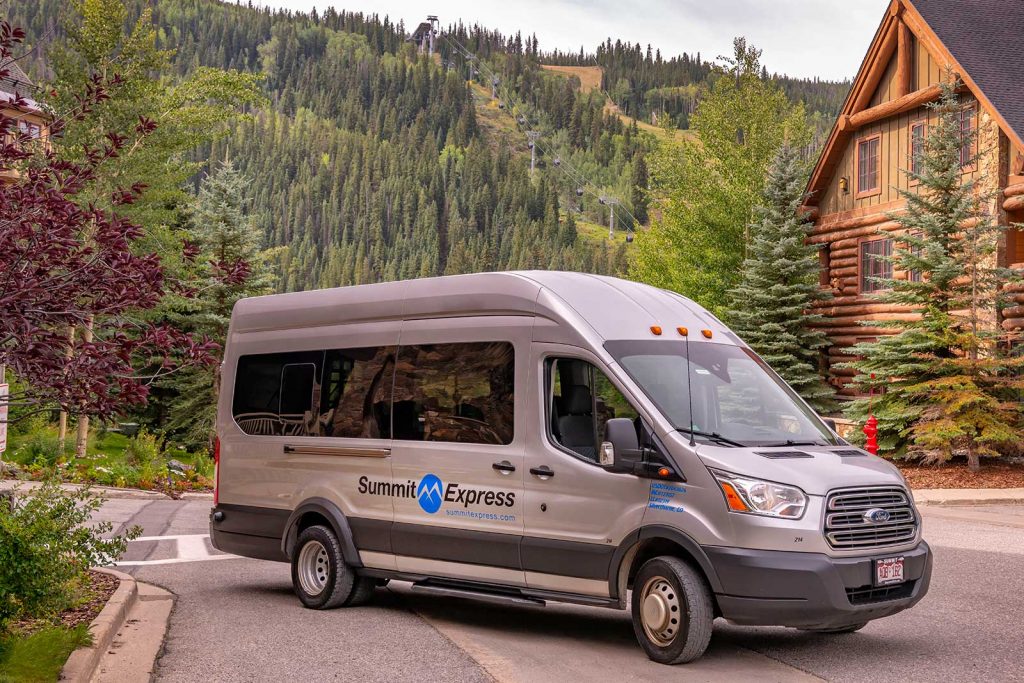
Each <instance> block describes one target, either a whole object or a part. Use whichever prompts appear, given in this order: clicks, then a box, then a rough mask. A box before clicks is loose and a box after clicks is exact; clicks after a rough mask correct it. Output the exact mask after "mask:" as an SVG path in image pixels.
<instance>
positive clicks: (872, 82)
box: [850, 20, 899, 123]
mask: <svg viewBox="0 0 1024 683" xmlns="http://www.w3.org/2000/svg"><path fill="white" fill-rule="evenodd" d="M888 21H889V24H890V25H889V27H888V28H887V29H886V31H885V35H884V36H883V37H882V42H881V44H880V45H879V48H878V52H877V53H876V54H875V56H874V58H873V59H871V62H870V64H868V65H867V71H866V73H865V78H864V81H863V82H862V85H861V87H860V88H859V89H858V90H857V96H856V98H854V100H853V107H852V108H851V111H852V112H853V116H856V115H857V112H860V111H863V110H864V109H866V108H867V106H868V103H869V102H871V97H872V95H874V94H875V90H876V89H877V88H878V84H879V83H881V82H882V76H883V75H885V70H886V68H888V66H889V60H890V59H892V56H893V54H894V53H895V52H896V42H897V34H898V33H899V31H898V30H897V28H898V27H897V25H896V24H897V22H896V21H895V20H888ZM850 118H851V119H852V118H853V117H852V116H851V117H850ZM851 123H852V121H851Z"/></svg>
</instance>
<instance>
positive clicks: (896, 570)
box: [875, 557, 903, 586]
mask: <svg viewBox="0 0 1024 683" xmlns="http://www.w3.org/2000/svg"><path fill="white" fill-rule="evenodd" d="M892 583H903V558H902V557H885V558H883V559H881V560H875V585H876V586H887V585H889V584H892Z"/></svg>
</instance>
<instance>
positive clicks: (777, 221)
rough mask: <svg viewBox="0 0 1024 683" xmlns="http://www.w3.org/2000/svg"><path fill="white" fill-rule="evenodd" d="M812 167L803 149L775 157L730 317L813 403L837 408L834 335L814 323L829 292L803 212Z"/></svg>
mask: <svg viewBox="0 0 1024 683" xmlns="http://www.w3.org/2000/svg"><path fill="white" fill-rule="evenodd" d="M806 179H807V167H806V164H805V163H804V162H803V161H802V160H801V158H800V153H799V150H797V149H796V148H795V147H793V146H791V145H789V144H788V143H787V144H784V145H783V146H782V147H781V148H780V149H779V151H778V152H777V154H776V155H775V158H774V160H773V161H772V164H771V166H770V167H769V169H768V175H767V178H766V181H765V188H764V193H763V196H762V198H761V202H760V204H759V205H758V206H756V207H755V211H754V213H755V217H754V220H753V221H752V222H751V223H750V241H749V246H748V251H747V258H746V259H745V260H744V261H743V267H742V271H741V281H740V284H739V285H738V286H736V287H735V288H734V289H732V290H731V291H730V292H729V309H728V312H727V317H728V319H729V322H730V324H731V326H732V328H733V329H734V330H735V331H736V333H737V334H738V335H739V336H740V337H741V338H742V339H743V340H744V341H745V342H747V343H748V344H749V345H750V346H751V348H753V349H754V350H755V351H757V353H758V354H760V355H761V357H762V358H764V360H765V361H766V362H767V363H768V364H769V365H771V366H772V368H773V369H774V370H775V371H776V372H778V373H779V375H780V376H781V377H782V378H783V379H784V380H786V382H788V383H789V385H790V386H792V387H793V389H795V390H796V391H797V393H799V394H800V395H801V396H802V397H803V398H804V400H806V401H807V402H808V403H809V404H810V405H811V406H812V407H814V408H815V409H816V410H818V411H822V412H824V411H827V410H830V409H831V408H833V407H834V405H835V404H834V401H833V398H832V395H833V390H832V387H830V386H829V385H828V384H827V383H825V382H824V381H823V380H822V378H821V375H820V374H819V372H818V363H819V356H820V350H821V349H822V348H824V347H825V346H828V339H827V337H826V336H825V333H824V332H823V331H822V330H821V329H820V328H815V327H813V325H814V324H815V323H817V322H820V321H821V320H822V319H823V318H822V316H820V315H816V314H813V313H810V308H811V305H812V304H813V303H814V302H815V301H818V300H820V299H822V298H823V297H825V296H828V293H826V292H822V291H821V290H820V289H819V286H818V280H819V276H818V273H819V267H820V266H819V264H818V257H817V250H816V249H815V247H814V246H813V245H809V244H807V243H806V238H807V235H808V233H809V232H810V229H811V224H810V223H808V222H807V221H806V220H804V219H803V218H802V217H801V216H800V213H799V211H800V205H801V204H802V203H803V200H804V188H805V186H806Z"/></svg>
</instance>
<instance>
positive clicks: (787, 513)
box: [711, 469, 807, 519]
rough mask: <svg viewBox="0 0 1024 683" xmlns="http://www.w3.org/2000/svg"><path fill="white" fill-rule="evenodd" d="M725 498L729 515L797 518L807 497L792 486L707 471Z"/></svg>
mask: <svg viewBox="0 0 1024 683" xmlns="http://www.w3.org/2000/svg"><path fill="white" fill-rule="evenodd" d="M711 474H713V475H714V477H715V481H717V482H718V486H719V487H720V488H721V489H722V493H723V494H724V495H725V503H726V505H728V506H729V510H730V511H731V512H744V513H746V514H750V515H764V516H766V517H781V518H783V519H800V518H801V517H803V515H804V510H805V509H806V508H807V494H806V493H804V492H803V491H801V490H800V489H798V488H797V487H795V486H786V485H785V484H776V483H775V482H773V481H764V480H761V479H753V478H751V477H742V476H740V475H738V474H730V473H728V472H722V471H721V470H714V469H713V470H711Z"/></svg>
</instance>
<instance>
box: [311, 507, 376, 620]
mask: <svg viewBox="0 0 1024 683" xmlns="http://www.w3.org/2000/svg"><path fill="white" fill-rule="evenodd" d="M371 581H372V580H371V579H366V578H364V577H360V576H356V575H355V573H354V572H353V571H352V568H351V567H349V566H348V565H346V564H345V558H344V557H343V556H342V554H341V544H340V543H338V539H337V537H335V535H334V532H333V531H331V530H330V529H328V528H327V527H325V526H311V527H309V528H308V529H303V531H302V533H300V534H299V537H298V538H297V539H296V543H295V552H294V553H293V554H292V586H293V587H294V589H295V594H296V595H298V596H299V600H300V601H301V602H302V604H303V605H305V606H306V607H309V608H311V609H333V608H335V607H341V606H342V605H347V604H356V603H362V602H365V601H366V600H367V599H368V598H369V595H368V593H370V592H372V590H373V584H372V583H369V591H368V590H367V586H366V585H364V584H366V583H368V582H371Z"/></svg>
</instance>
